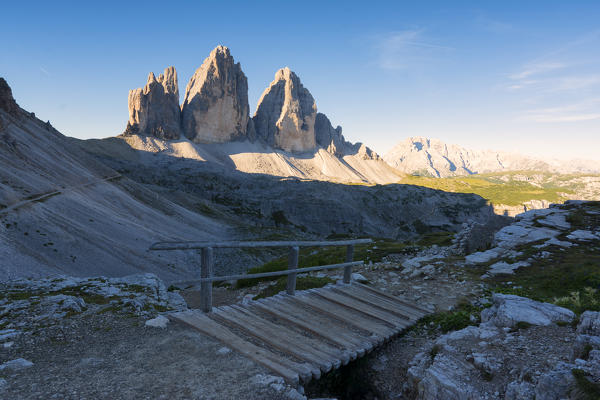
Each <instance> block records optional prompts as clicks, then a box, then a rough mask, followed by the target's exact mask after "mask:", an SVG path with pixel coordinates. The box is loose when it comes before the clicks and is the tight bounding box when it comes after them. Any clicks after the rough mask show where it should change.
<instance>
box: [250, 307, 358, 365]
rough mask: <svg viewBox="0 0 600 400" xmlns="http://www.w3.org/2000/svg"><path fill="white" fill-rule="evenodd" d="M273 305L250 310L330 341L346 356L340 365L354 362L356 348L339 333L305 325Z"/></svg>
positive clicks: (321, 327) (313, 325)
mask: <svg viewBox="0 0 600 400" xmlns="http://www.w3.org/2000/svg"><path fill="white" fill-rule="evenodd" d="M273 303H274V302H273V301H271V302H270V304H269V305H265V304H261V303H256V304H253V305H252V306H250V310H254V309H256V308H258V309H260V310H261V311H262V312H264V313H268V314H270V315H272V316H273V317H275V318H278V319H280V320H283V321H285V322H286V323H288V324H293V325H295V326H297V327H299V328H301V329H304V330H307V331H309V332H310V333H311V334H313V335H316V336H320V337H322V338H324V339H326V340H328V341H330V342H331V343H334V344H336V345H338V346H340V347H341V348H342V353H345V354H347V355H348V357H345V359H342V364H344V365H345V364H347V363H348V361H350V360H355V359H356V357H357V356H358V354H357V351H356V347H357V346H356V345H354V344H353V343H350V342H348V341H345V340H343V339H341V338H340V336H341V335H340V334H339V333H341V332H336V331H335V330H333V329H327V328H325V327H324V326H323V325H319V324H315V323H312V324H311V323H307V322H306V321H303V320H301V319H299V318H297V317H296V315H294V313H293V312H290V311H289V310H284V309H282V308H279V307H277V306H276V305H275V304H273ZM363 354H364V352H363ZM361 356H362V354H361Z"/></svg>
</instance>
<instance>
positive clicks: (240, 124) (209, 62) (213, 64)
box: [182, 46, 250, 143]
mask: <svg viewBox="0 0 600 400" xmlns="http://www.w3.org/2000/svg"><path fill="white" fill-rule="evenodd" d="M249 113H250V108H249V106H248V80H247V78H246V75H244V73H243V72H242V67H241V65H240V63H235V60H234V59H233V57H232V56H231V53H230V51H229V49H228V48H227V47H225V46H217V47H216V48H215V49H214V50H213V51H211V53H210V55H209V56H208V57H207V58H206V59H205V60H204V62H203V63H202V65H201V66H200V68H198V69H197V70H196V72H195V73H194V75H193V76H192V78H191V79H190V81H189V83H188V85H187V87H186V90H185V99H184V102H183V105H182V126H183V132H184V134H185V135H186V137H188V138H189V139H191V140H193V141H195V142H198V143H222V142H229V141H232V140H236V139H241V138H244V137H245V136H246V133H247V131H248V119H249Z"/></svg>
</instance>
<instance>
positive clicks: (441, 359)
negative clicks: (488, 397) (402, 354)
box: [406, 353, 480, 400]
mask: <svg viewBox="0 0 600 400" xmlns="http://www.w3.org/2000/svg"><path fill="white" fill-rule="evenodd" d="M473 370H474V367H473V365H472V364H470V363H468V362H466V361H465V360H463V359H462V358H461V357H460V356H457V355H455V354H452V353H439V354H437V355H436V356H435V358H434V359H433V361H432V360H431V358H430V355H429V354H427V353H420V354H418V355H417V356H416V357H415V358H414V359H413V361H411V367H410V368H409V369H408V371H407V378H408V379H407V383H406V386H407V389H408V390H409V391H410V392H412V394H413V395H414V397H415V398H418V399H423V400H446V399H465V400H471V399H473V400H474V399H479V398H480V393H479V392H478V391H477V390H476V389H475V388H474V387H473V386H471V385H470V384H469V383H468V382H466V381H465V379H464V376H465V375H466V373H467V372H469V371H473Z"/></svg>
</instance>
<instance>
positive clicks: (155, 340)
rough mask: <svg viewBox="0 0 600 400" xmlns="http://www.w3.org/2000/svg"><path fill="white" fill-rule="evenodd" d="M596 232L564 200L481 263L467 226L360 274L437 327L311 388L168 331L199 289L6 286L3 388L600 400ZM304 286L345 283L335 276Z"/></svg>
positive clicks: (510, 230) (231, 298) (67, 392)
mask: <svg viewBox="0 0 600 400" xmlns="http://www.w3.org/2000/svg"><path fill="white" fill-rule="evenodd" d="M599 219H600V206H599V205H598V204H597V203H577V202H570V203H568V204H566V205H564V206H560V207H559V206H555V207H552V208H549V209H547V210H533V211H530V212H528V213H526V214H524V215H521V216H520V217H519V218H518V220H517V221H516V222H515V223H514V224H512V225H509V226H506V227H504V228H502V229H501V230H500V231H499V232H497V233H496V234H495V235H494V236H493V237H494V244H493V245H492V246H491V248H490V249H488V250H485V251H481V252H476V253H472V254H469V255H467V256H466V257H465V255H464V248H465V246H467V247H468V246H469V245H470V244H472V243H474V242H476V241H473V240H471V238H469V235H472V234H475V235H477V236H481V231H480V230H478V229H477V227H476V225H474V224H471V225H465V230H464V231H463V232H462V233H461V234H459V235H457V236H456V237H455V240H454V244H453V245H452V246H449V247H439V246H430V247H422V248H421V249H420V250H418V251H417V252H416V253H414V252H407V253H406V254H396V255H393V254H392V255H388V256H387V257H384V258H383V259H382V260H381V261H380V262H375V263H368V264H367V265H365V266H363V267H361V268H359V269H357V270H356V272H355V274H354V275H353V278H354V279H355V280H356V281H362V282H363V283H366V284H370V285H373V286H374V287H377V288H379V289H381V290H384V291H387V292H388V293H391V294H394V295H400V296H404V297H405V298H407V299H409V300H413V301H415V302H418V303H420V304H422V305H424V306H426V307H428V308H430V309H431V310H432V311H434V313H433V314H432V315H431V316H429V317H426V318H425V319H423V320H421V321H420V322H419V323H418V324H417V325H416V326H415V327H413V328H411V329H409V330H407V331H405V332H404V333H403V334H401V335H400V336H399V337H398V338H396V339H394V340H392V341H390V342H389V343H387V344H386V345H385V346H383V347H382V348H380V349H378V350H377V351H375V352H373V353H371V354H370V355H369V356H367V357H365V358H364V359H363V360H361V361H359V362H354V363H351V364H350V365H349V366H347V367H345V368H343V369H342V370H340V371H338V372H335V373H330V374H328V375H326V376H324V377H322V378H321V380H320V381H318V382H316V383H314V384H311V385H310V386H307V387H306V388H291V387H289V386H287V385H286V384H285V383H284V382H283V381H282V380H281V379H279V378H277V377H273V376H271V375H270V374H269V372H268V371H267V370H265V369H264V368H262V367H260V366H257V365H255V364H254V363H253V362H251V361H249V360H247V359H245V358H243V357H241V356H239V355H237V354H236V353H235V352H232V351H230V350H229V349H227V348H224V347H223V346H222V345H220V344H219V343H218V342H216V341H214V340H212V339H210V338H207V337H205V336H202V335H201V334H199V333H196V332H194V331H192V330H190V329H188V328H186V327H183V326H180V325H177V324H172V323H166V318H164V317H162V316H160V315H161V314H164V313H165V312H168V311H169V310H177V309H181V308H184V307H186V302H185V301H184V299H185V300H186V301H187V305H189V306H192V307H193V306H194V305H196V304H197V302H198V298H197V296H198V294H197V292H196V291H194V290H193V288H192V289H188V290H181V291H178V290H173V288H171V290H167V288H166V287H165V285H164V284H163V283H162V282H161V281H160V280H158V279H157V278H156V277H155V276H153V275H136V276H130V277H125V278H111V279H106V278H90V279H85V278H68V277H64V278H60V279H53V280H36V281H33V280H29V281H28V280H19V281H11V282H9V283H7V286H6V289H5V290H4V291H3V293H2V296H1V299H0V342H1V343H2V346H1V347H0V387H1V389H0V390H2V396H4V397H6V398H17V399H18V398H248V399H250V398H253V399H254V398H261V399H278V398H298V399H300V398H304V397H303V395H302V394H301V392H303V391H305V395H306V396H307V397H309V398H322V397H328V396H329V397H336V398H366V399H368V398H378V399H413V398H418V399H452V398H457V399H462V398H465V399H480V398H489V399H533V398H537V399H559V398H597V397H594V396H597V395H598V393H599V391H600V386H599V384H600V368H599V366H600V314H599V313H597V312H593V311H586V310H600V296H599V295H598V288H597V287H598V285H600V280H598V278H597V271H598V267H599V266H600V264H599V259H600V232H599V231H598V226H600V224H599V223H598V222H599ZM374 250H376V249H374ZM374 250H373V251H374ZM573 260H577V261H576V262H575V261H573ZM560 274H563V275H560ZM565 274H566V275H565ZM313 275H314V277H318V278H329V279H328V280H327V281H336V280H339V279H341V275H339V272H338V271H328V272H326V273H315V274H313ZM552 282H555V283H554V284H553V283H552ZM270 285H272V283H269V282H263V283H260V284H258V285H255V286H249V287H245V288H241V289H235V286H231V287H218V288H215V303H216V304H228V303H233V302H237V301H242V302H249V301H252V299H253V298H254V297H255V296H256V295H259V294H263V295H264V293H266V292H268V291H269V290H270ZM492 293H495V294H492ZM536 300H537V301H536Z"/></svg>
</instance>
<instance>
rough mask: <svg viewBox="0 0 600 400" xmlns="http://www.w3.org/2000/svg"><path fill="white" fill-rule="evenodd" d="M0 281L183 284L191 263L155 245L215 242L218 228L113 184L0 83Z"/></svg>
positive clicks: (111, 176)
mask: <svg viewBox="0 0 600 400" xmlns="http://www.w3.org/2000/svg"><path fill="white" fill-rule="evenodd" d="M0 86H2V87H0V97H1V98H2V99H1V100H0V163H1V165H2V168H1V169H0V222H1V224H0V260H2V262H1V263H0V279H6V278H12V277H17V276H38V275H44V276H46V275H53V274H61V273H66V274H70V275H76V276H86V275H87V276H89V275H101V274H102V275H112V276H115V275H126V274H131V273H136V272H141V271H148V272H154V273H156V274H158V275H159V276H161V277H163V278H165V279H171V278H175V277H178V276H189V273H190V271H188V270H187V269H186V268H187V267H185V265H194V264H195V263H183V262H179V261H182V260H187V259H188V258H189V257H195V256H194V255H193V254H190V255H185V254H180V255H174V254H162V255H160V254H156V253H151V252H148V251H147V249H148V247H149V245H150V244H151V243H153V242H155V241H158V240H175V239H184V238H187V239H189V238H196V239H208V238H212V237H223V236H225V234H226V232H227V229H228V228H227V226H224V225H223V224H221V223H216V222H215V221H213V220H211V219H209V218H207V217H204V216H202V215H199V214H196V213H193V212H191V211H189V210H187V209H185V208H182V207H181V206H178V205H176V204H174V203H172V202H169V201H167V200H164V199H162V198H159V197H158V196H156V194H154V193H152V192H150V191H148V190H147V189H145V188H143V187H142V186H140V185H138V184H136V183H134V182H132V181H130V180H129V179H127V178H125V177H121V176H120V175H119V174H118V173H116V172H115V171H114V170H112V169H110V168H108V167H106V166H104V165H102V164H101V163H99V162H98V161H96V160H94V159H93V158H92V157H90V156H89V155H87V154H86V153H85V152H83V151H81V149H80V148H79V147H78V146H76V145H75V144H73V143H72V142H71V141H69V140H67V139H66V138H65V137H64V136H63V135H61V134H60V133H59V132H58V131H56V130H55V129H54V128H52V127H51V126H50V125H49V124H47V123H44V122H42V121H40V120H39V119H37V118H35V116H34V115H33V114H30V113H28V112H26V111H24V110H22V109H20V108H19V107H18V106H17V105H16V103H14V100H13V99H12V94H11V92H10V88H8V85H6V82H5V81H4V80H3V79H0Z"/></svg>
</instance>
